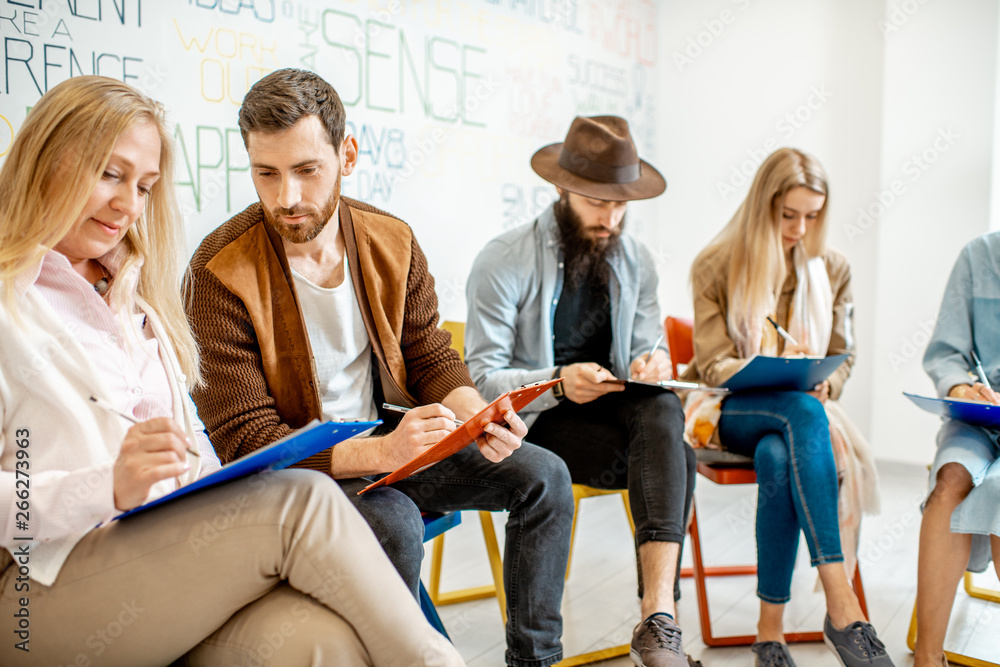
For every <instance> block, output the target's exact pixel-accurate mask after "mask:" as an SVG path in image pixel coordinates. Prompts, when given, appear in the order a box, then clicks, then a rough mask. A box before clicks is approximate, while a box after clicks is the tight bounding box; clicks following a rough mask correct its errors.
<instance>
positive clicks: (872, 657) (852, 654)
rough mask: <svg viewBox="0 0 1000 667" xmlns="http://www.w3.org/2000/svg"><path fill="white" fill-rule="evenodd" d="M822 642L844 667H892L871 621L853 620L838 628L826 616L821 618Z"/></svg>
mask: <svg viewBox="0 0 1000 667" xmlns="http://www.w3.org/2000/svg"><path fill="white" fill-rule="evenodd" d="M823 643H824V644H826V645H827V646H829V647H830V650H831V651H833V654H834V655H835V656H837V659H838V660H839V661H840V664H842V665H844V667H861V666H862V665H878V666H879V667H894V666H893V663H892V660H891V659H890V658H889V654H888V653H886V651H885V644H883V643H882V641H881V640H880V639H879V638H878V635H876V634H875V628H873V627H872V626H871V623H865V622H863V621H855V622H854V623H851V624H850V625H848V626H847V627H846V628H844V629H843V630H838V629H836V628H835V627H833V623H831V622H830V617H829V616H827V617H826V618H825V619H823Z"/></svg>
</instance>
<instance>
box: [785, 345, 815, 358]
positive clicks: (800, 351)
mask: <svg viewBox="0 0 1000 667" xmlns="http://www.w3.org/2000/svg"><path fill="white" fill-rule="evenodd" d="M781 356H782V357H807V356H809V346H808V345H799V344H798V343H796V344H795V345H791V344H789V345H785V348H784V349H783V350H782V351H781Z"/></svg>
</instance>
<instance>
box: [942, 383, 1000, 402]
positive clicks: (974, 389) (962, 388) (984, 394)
mask: <svg viewBox="0 0 1000 667" xmlns="http://www.w3.org/2000/svg"><path fill="white" fill-rule="evenodd" d="M948 396H950V397H951V398H961V399H963V400H966V401H980V402H982V403H992V404H993V405H1000V396H997V393H996V392H995V391H993V390H992V389H990V388H989V387H987V386H986V385H984V384H983V383H982V382H975V383H973V384H971V385H969V384H956V385H955V386H954V387H952V388H951V389H950V390H949V391H948Z"/></svg>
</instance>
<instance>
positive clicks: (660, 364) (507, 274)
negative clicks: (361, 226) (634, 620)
mask: <svg viewBox="0 0 1000 667" xmlns="http://www.w3.org/2000/svg"><path fill="white" fill-rule="evenodd" d="M531 166H532V168H533V169H534V170H535V172H536V173H537V174H538V175H539V176H541V177H542V178H544V179H545V180H547V181H548V182H549V183H552V184H553V185H555V186H556V191H557V192H558V194H559V200H558V201H556V202H554V203H553V204H552V205H551V206H550V207H549V208H548V209H546V210H545V211H544V212H543V213H542V214H541V215H540V216H539V217H538V218H537V219H536V220H534V221H533V222H532V223H531V224H528V225H524V226H522V227H519V228H516V229H513V230H510V231H508V232H506V233H505V234H503V235H501V236H499V237H497V238H495V239H493V240H492V241H490V242H489V243H488V244H487V245H486V247H485V248H484V249H483V250H482V252H480V254H479V256H478V257H477V258H476V261H475V263H474V265H473V267H472V272H471V275H470V277H469V282H468V287H467V290H466V295H467V298H468V324H467V326H466V332H465V355H466V363H467V364H468V366H469V370H470V372H471V374H472V378H473V380H474V381H475V383H476V386H477V387H478V388H479V390H480V392H481V393H482V394H483V396H484V397H485V398H486V399H487V400H490V399H492V398H494V397H496V396H499V395H500V394H502V393H503V392H505V391H508V390H510V389H514V388H516V387H518V386H520V385H522V384H526V383H529V382H535V381H538V380H544V379H548V378H556V377H563V378H565V379H564V381H563V382H562V384H560V385H557V387H556V388H555V389H554V390H553V391H550V392H549V393H547V394H545V395H543V396H541V397H539V398H538V399H536V400H535V401H534V402H533V403H532V404H531V405H529V406H528V407H527V408H526V409H525V410H524V411H522V412H521V415H520V416H521V417H522V419H523V420H524V422H525V423H526V424H527V425H528V426H529V430H528V435H527V436H526V437H525V440H528V441H530V442H532V443H535V444H537V445H539V446H541V447H545V448H547V449H549V450H552V451H554V452H556V453H557V454H559V455H560V456H561V457H562V458H563V459H564V460H565V461H566V464H567V466H568V467H569V470H570V474H571V476H572V478H573V482H574V483H578V484H586V485H588V486H594V487H599V488H607V489H620V488H627V489H628V491H629V498H630V502H631V509H632V516H633V518H634V521H635V529H636V532H635V541H636V548H637V551H638V563H639V568H640V569H639V580H640V596H641V598H642V604H641V613H642V616H641V620H640V622H639V624H638V625H637V626H636V629H635V631H634V633H633V635H632V645H631V655H632V659H633V661H634V662H635V663H636V664H638V665H646V666H647V667H652V666H656V667H661V666H663V667H668V666H669V667H673V666H677V667H683V666H685V665H687V664H688V662H687V659H686V658H685V655H684V651H683V649H682V647H681V631H680V628H679V627H678V625H677V622H676V620H675V616H676V613H675V598H676V596H677V593H676V591H677V590H678V589H677V586H676V581H677V573H678V562H679V559H680V546H681V543H682V542H683V540H684V532H685V527H686V517H687V515H688V511H689V508H690V503H691V496H692V491H693V489H694V476H695V466H696V463H695V458H694V452H693V451H692V450H691V448H690V447H688V446H686V445H685V444H684V433H683V432H684V414H683V411H682V409H681V401H680V400H679V399H678V398H677V396H676V395H675V394H674V393H672V392H669V391H661V390H658V389H652V388H644V387H641V386H640V387H635V386H632V387H626V386H624V385H622V384H613V383H609V382H608V380H615V379H626V378H632V379H636V380H643V381H649V382H655V381H658V380H665V379H668V378H670V375H671V371H670V363H669V359H668V357H667V350H666V348H665V347H663V346H662V345H660V342H661V341H662V335H661V332H662V330H663V329H662V321H661V319H660V311H659V306H658V304H657V298H656V288H657V276H656V267H655V264H654V261H653V257H652V254H651V253H650V252H649V250H648V249H647V248H645V247H644V246H643V245H642V244H641V243H640V242H639V241H638V240H636V239H635V238H633V237H632V236H630V235H628V234H626V233H624V227H625V212H626V208H627V206H628V202H629V201H632V200H637V199H649V198H652V197H656V196H657V195H660V194H661V193H662V192H663V191H664V190H665V189H666V182H665V181H664V179H663V177H662V176H661V175H660V173H659V172H658V171H657V170H656V169H655V168H653V166H652V165H650V164H649V163H648V162H645V161H644V160H641V159H639V156H638V154H637V151H636V148H635V144H634V143H633V141H632V138H631V135H630V134H629V128H628V123H627V122H626V121H625V120H624V119H622V118H618V117H616V116H599V117H594V118H580V117H578V118H576V119H575V120H574V121H573V123H572V125H571V126H570V129H569V133H568V134H567V135H566V141H564V142H562V143H557V144H552V145H549V146H545V147H544V148H542V149H541V150H539V151H538V152H537V153H535V155H534V156H533V157H532V159H531Z"/></svg>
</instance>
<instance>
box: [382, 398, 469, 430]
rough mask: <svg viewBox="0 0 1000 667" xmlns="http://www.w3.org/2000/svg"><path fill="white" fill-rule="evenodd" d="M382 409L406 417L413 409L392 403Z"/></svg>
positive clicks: (384, 404)
mask: <svg viewBox="0 0 1000 667" xmlns="http://www.w3.org/2000/svg"><path fill="white" fill-rule="evenodd" d="M382 409H383V410H388V411H389V412H398V413H399V414H401V415H405V414H406V413H407V412H409V411H410V410H412V409H413V408H404V407H403V406H402V405H393V404H392V403H383V404H382ZM452 421H453V422H454V423H455V426H461V425H462V424H464V423H465V422H463V421H459V420H458V419H453V420H452Z"/></svg>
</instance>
